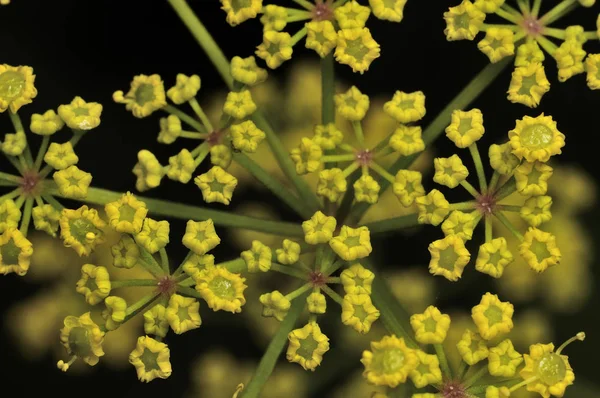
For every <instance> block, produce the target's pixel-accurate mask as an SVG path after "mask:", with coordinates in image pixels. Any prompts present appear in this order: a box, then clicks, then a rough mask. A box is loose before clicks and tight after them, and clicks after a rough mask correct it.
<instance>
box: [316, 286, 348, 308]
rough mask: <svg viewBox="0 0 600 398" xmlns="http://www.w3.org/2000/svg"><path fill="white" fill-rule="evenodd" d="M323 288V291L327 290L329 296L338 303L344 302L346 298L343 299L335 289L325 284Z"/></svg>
mask: <svg viewBox="0 0 600 398" xmlns="http://www.w3.org/2000/svg"><path fill="white" fill-rule="evenodd" d="M321 290H323V292H325V294H327V295H328V296H329V297H331V299H332V300H333V301H335V302H336V303H338V304H339V305H342V304H343V302H344V300H343V299H342V297H341V296H340V295H339V294H337V293H336V292H335V290H333V289H332V288H330V287H329V286H327V285H323V286H321Z"/></svg>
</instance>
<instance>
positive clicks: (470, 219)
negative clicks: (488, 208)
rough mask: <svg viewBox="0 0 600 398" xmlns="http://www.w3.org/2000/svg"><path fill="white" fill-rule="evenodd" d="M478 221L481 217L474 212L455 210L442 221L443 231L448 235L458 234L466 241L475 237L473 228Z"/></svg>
mask: <svg viewBox="0 0 600 398" xmlns="http://www.w3.org/2000/svg"><path fill="white" fill-rule="evenodd" d="M477 221H479V219H478V217H477V216H476V215H475V214H473V213H463V212H462V211H458V210H454V211H453V212H452V213H450V215H449V216H448V218H446V220H445V221H444V222H443V223H442V231H444V235H446V236H449V235H456V236H458V237H459V238H461V239H462V240H463V241H465V242H466V241H468V240H471V238H472V237H473V230H474V229H475V226H476V225H477Z"/></svg>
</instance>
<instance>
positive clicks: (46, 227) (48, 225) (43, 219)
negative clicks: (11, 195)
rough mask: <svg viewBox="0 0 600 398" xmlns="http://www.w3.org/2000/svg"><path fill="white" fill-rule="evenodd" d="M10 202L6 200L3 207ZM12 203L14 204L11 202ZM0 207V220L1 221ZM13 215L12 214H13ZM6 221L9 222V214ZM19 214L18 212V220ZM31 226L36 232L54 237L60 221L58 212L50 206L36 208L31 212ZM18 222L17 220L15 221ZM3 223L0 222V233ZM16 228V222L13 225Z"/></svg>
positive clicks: (0, 210)
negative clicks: (42, 232)
mask: <svg viewBox="0 0 600 398" xmlns="http://www.w3.org/2000/svg"><path fill="white" fill-rule="evenodd" d="M11 202H12V200H7V201H6V202H5V205H6V206H8V205H9V204H10V203H11ZM12 203H14V202H12ZM17 210H18V209H17ZM1 213H2V205H0V219H2V214H1ZM13 214H14V213H13ZM8 217H9V218H8V221H10V219H11V218H10V217H11V213H9V215H8ZM20 217H21V212H20V211H19V218H20ZM32 218H33V225H34V226H35V229H37V230H38V231H44V232H46V233H47V234H48V235H50V236H52V237H56V231H58V220H59V219H60V212H59V211H58V210H56V209H55V208H54V207H53V206H52V205H49V204H45V205H42V206H36V207H34V208H33V210H32ZM17 222H18V220H17ZM2 225H3V222H1V221H0V233H1V232H3V231H4V229H5V228H2ZM13 227H14V228H16V222H15V224H14V225H13Z"/></svg>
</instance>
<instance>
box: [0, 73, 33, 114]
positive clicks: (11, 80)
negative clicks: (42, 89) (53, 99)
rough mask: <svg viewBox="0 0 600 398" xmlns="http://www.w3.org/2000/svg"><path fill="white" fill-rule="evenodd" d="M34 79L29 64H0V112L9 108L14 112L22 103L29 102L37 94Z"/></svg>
mask: <svg viewBox="0 0 600 398" xmlns="http://www.w3.org/2000/svg"><path fill="white" fill-rule="evenodd" d="M34 81H35V75H34V74H33V68H31V67H30V66H10V65H7V64H3V65H0V112H4V111H6V110H7V109H9V108H10V111H11V112H12V113H16V112H17V111H18V110H19V109H20V108H21V107H22V106H23V105H27V104H30V103H31V102H32V100H33V99H34V98H35V97H36V95H37V89H36V88H35V86H34V85H33V83H34Z"/></svg>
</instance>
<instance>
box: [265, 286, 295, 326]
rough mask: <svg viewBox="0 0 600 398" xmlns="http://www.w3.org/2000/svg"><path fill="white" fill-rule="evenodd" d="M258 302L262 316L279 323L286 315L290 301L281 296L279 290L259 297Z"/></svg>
mask: <svg viewBox="0 0 600 398" xmlns="http://www.w3.org/2000/svg"><path fill="white" fill-rule="evenodd" d="M259 301H260V303H261V304H262V305H263V310H262V316H264V317H271V316H272V317H273V318H275V319H277V320H278V321H280V322H281V321H283V318H285V316H286V315H287V313H288V311H289V309H290V305H291V303H290V300H288V299H287V298H286V297H285V296H284V295H283V294H281V293H280V292H279V290H274V291H272V292H271V293H265V294H263V295H261V296H260V298H259Z"/></svg>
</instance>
